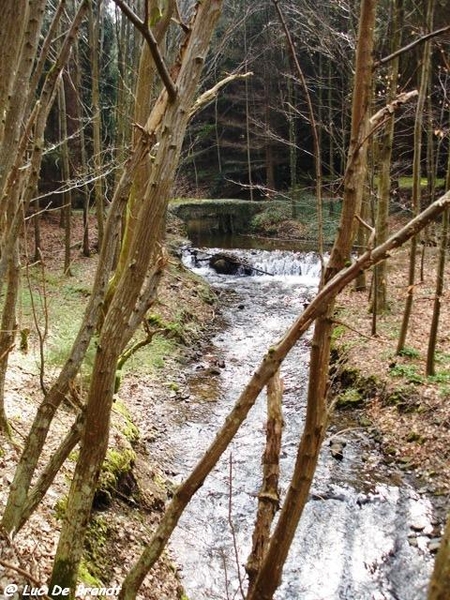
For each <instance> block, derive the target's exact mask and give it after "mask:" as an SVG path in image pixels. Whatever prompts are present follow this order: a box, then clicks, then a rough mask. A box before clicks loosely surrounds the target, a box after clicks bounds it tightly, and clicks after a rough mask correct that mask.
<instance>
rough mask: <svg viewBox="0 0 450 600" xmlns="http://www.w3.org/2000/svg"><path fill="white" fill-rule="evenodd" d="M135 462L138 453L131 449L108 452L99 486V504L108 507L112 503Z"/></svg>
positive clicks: (97, 499)
mask: <svg viewBox="0 0 450 600" xmlns="http://www.w3.org/2000/svg"><path fill="white" fill-rule="evenodd" d="M135 460H136V453H135V452H134V451H133V450H131V449H130V448H124V449H122V450H115V449H110V450H108V452H107V453H106V458H105V460H104V462H103V465H102V470H101V473H100V478H99V482H98V486H97V492H96V501H97V502H98V503H100V504H101V505H108V504H109V503H110V502H111V499H112V497H113V495H114V492H115V490H116V489H117V485H118V483H119V481H120V479H121V478H122V477H123V476H124V475H126V474H127V473H129V472H130V471H131V468H132V466H133V464H134V462H135Z"/></svg>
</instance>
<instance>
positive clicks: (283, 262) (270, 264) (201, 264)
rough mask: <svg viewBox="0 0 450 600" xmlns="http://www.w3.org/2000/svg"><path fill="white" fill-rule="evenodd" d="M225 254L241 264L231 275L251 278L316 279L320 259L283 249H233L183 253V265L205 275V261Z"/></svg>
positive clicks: (190, 250)
mask: <svg viewBox="0 0 450 600" xmlns="http://www.w3.org/2000/svg"><path fill="white" fill-rule="evenodd" d="M217 253H220V254H228V255H229V256H230V257H233V259H235V260H237V261H239V262H241V263H242V266H241V267H240V268H239V269H238V271H237V273H236V274H235V276H244V275H246V276H249V271H248V268H245V267H251V268H253V269H254V271H251V272H250V276H252V277H261V276H265V275H268V276H277V277H302V278H308V279H310V280H316V281H317V280H318V279H319V277H320V269H321V265H320V260H319V256H318V255H317V253H315V252H291V251H287V250H271V251H269V250H251V251H249V250H239V249H238V250H233V251H232V252H229V253H227V252H225V253H224V251H223V250H221V249H218V248H208V249H207V250H204V249H198V250H197V249H188V250H186V251H185V253H184V257H183V259H184V263H185V264H186V266H188V267H189V268H191V269H194V270H197V271H198V272H200V273H202V274H204V275H206V274H207V272H208V271H211V269H210V268H209V259H210V258H211V257H213V256H214V255H215V254H217Z"/></svg>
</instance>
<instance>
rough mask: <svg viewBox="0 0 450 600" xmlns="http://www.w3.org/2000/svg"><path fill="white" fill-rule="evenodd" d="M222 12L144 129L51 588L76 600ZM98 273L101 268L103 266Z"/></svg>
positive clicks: (214, 11)
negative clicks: (130, 213) (137, 184)
mask: <svg viewBox="0 0 450 600" xmlns="http://www.w3.org/2000/svg"><path fill="white" fill-rule="evenodd" d="M220 8H221V2H220V1H214V0H207V1H203V2H201V3H200V2H199V3H198V4H197V7H196V14H195V19H194V21H193V23H192V26H191V30H190V33H189V35H188V40H187V43H186V44H185V45H184V46H183V48H182V50H181V52H180V56H179V63H178V65H177V67H178V68H177V71H178V73H179V74H178V77H177V78H176V84H177V90H178V91H177V95H176V98H175V99H174V100H172V101H168V98H167V97H168V94H167V91H166V90H164V91H163V92H162V94H161V96H160V99H159V100H158V101H157V102H156V105H155V107H154V109H153V111H152V115H151V116H150V118H149V120H148V122H147V124H146V127H145V129H146V132H147V136H148V137H149V138H150V139H152V138H155V141H157V142H158V144H159V145H158V149H157V152H156V154H155V157H154V161H153V167H152V171H151V175H150V179H149V182H148V185H147V188H146V190H145V195H144V197H143V198H142V203H141V206H140V208H139V210H138V218H137V222H136V227H135V229H134V233H133V237H132V239H131V241H130V249H129V261H128V264H127V267H126V268H125V269H124V270H123V272H122V274H121V277H120V279H119V281H118V283H117V287H116V289H115V292H114V295H113V297H112V299H111V303H110V305H109V307H108V310H107V313H106V316H105V319H104V321H103V323H102V326H101V330H100V335H99V340H98V346H97V352H96V357H95V362H94V367H93V373H92V380H91V385H90V389H89V394H88V399H87V407H86V426H85V429H84V433H83V435H82V439H81V448H80V456H79V459H78V461H77V465H76V469H75V474H74V478H73V481H72V485H71V489H70V493H69V500H68V505H67V511H66V520H65V521H64V524H63V527H62V530H61V536H60V539H59V543H58V548H57V551H56V556H55V561H54V567H53V573H52V578H51V585H54V584H58V585H61V586H63V587H70V588H71V590H72V597H73V593H74V588H75V584H76V577H77V572H78V565H79V562H80V560H81V555H82V550H83V539H84V534H85V531H86V527H87V523H88V519H89V515H90V510H91V505H92V500H93V497H94V493H95V488H96V483H97V480H98V475H99V472H100V468H101V464H102V461H103V459H104V456H105V454H106V449H107V443H108V434H109V420H110V411H111V406H112V399H113V393H114V381H115V374H116V366H117V360H118V358H119V355H120V354H121V352H122V351H123V349H124V348H125V346H126V344H127V343H128V342H129V341H130V339H131V337H132V335H133V333H134V332H135V330H136V328H137V326H138V325H139V323H140V321H141V320H142V318H143V317H144V315H145V313H146V312H147V310H148V308H149V306H150V305H151V303H152V301H153V299H154V294H155V291H156V287H157V284H158V281H159V277H160V275H161V271H162V267H163V264H164V258H163V257H162V256H161V249H160V240H161V233H162V229H163V224H164V220H165V213H166V209H167V202H168V198H169V193H170V189H171V186H172V183H173V179H174V175H175V169H176V166H177V163H178V159H179V154H180V151H181V146H182V142H183V137H184V133H185V129H186V126H187V123H188V119H189V112H190V107H191V106H192V104H193V101H194V94H195V92H196V89H197V86H198V82H199V78H200V73H201V70H202V66H203V63H204V59H205V55H206V52H207V49H208V45H209V41H210V37H211V35H212V31H213V28H214V25H215V23H216V21H217V19H218V16H219V14H220ZM154 125H156V126H154ZM99 269H102V265H101V264H100V265H99ZM123 591H124V588H122V593H123ZM134 596H135V594H134ZM134 596H133V597H134Z"/></svg>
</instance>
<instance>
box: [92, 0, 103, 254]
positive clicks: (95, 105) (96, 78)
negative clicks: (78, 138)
mask: <svg viewBox="0 0 450 600" xmlns="http://www.w3.org/2000/svg"><path fill="white" fill-rule="evenodd" d="M93 5H94V6H95V9H94V6H93ZM102 10H103V5H102V0H97V1H96V2H94V0H89V48H90V50H91V54H90V59H91V94H92V130H93V149H94V167H95V181H94V202H95V210H96V215H97V232H98V246H99V248H100V246H101V245H102V242H103V235H104V215H103V211H104V203H105V200H104V198H103V184H102V178H101V177H100V173H101V170H102V162H103V161H102V144H101V139H102V119H101V113H100V67H99V61H100V20H101V14H102Z"/></svg>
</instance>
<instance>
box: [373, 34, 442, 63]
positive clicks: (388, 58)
mask: <svg viewBox="0 0 450 600" xmlns="http://www.w3.org/2000/svg"><path fill="white" fill-rule="evenodd" d="M447 31H450V25H447V26H446V27H442V28H441V29H436V31H431V32H430V33H426V34H425V35H423V36H422V37H420V38H418V39H417V40H414V42H411V43H410V44H407V45H406V46H403V48H400V49H399V50H396V51H395V52H393V53H392V54H389V55H388V56H385V57H384V58H381V59H380V60H378V61H377V62H375V63H374V65H373V68H374V69H377V68H378V67H381V65H385V64H386V63H388V62H390V61H391V60H394V58H397V56H401V55H402V54H404V53H405V52H408V51H409V50H412V49H413V48H415V47H416V46H418V45H419V44H423V43H424V42H426V41H427V40H430V39H431V38H434V37H437V36H439V35H442V34H443V33H446V32H447Z"/></svg>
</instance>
